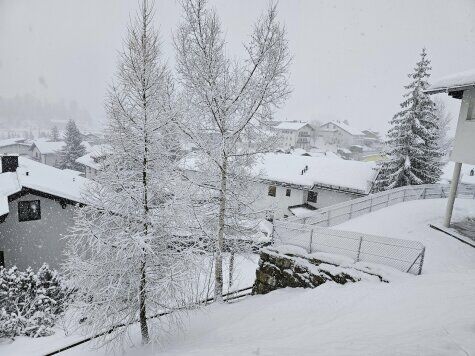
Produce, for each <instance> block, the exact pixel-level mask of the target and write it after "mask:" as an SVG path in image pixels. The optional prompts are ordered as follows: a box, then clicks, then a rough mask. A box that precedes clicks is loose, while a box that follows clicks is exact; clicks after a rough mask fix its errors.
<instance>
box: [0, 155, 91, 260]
mask: <svg viewBox="0 0 475 356" xmlns="http://www.w3.org/2000/svg"><path fill="white" fill-rule="evenodd" d="M1 163H2V171H1V173H0V262H1V263H2V264H4V266H6V267H11V266H14V265H16V266H17V267H18V268H20V269H25V268H26V267H28V266H31V267H33V268H38V267H39V266H41V265H42V264H43V263H44V262H47V263H49V264H50V265H51V266H52V267H54V268H57V267H59V264H60V262H62V260H63V249H64V247H65V240H64V239H62V237H63V236H64V235H65V234H67V232H68V229H69V228H70V227H71V226H72V225H73V211H74V207H75V205H77V204H80V203H84V201H83V198H82V191H83V189H84V187H85V185H86V183H87V182H88V180H87V179H85V178H83V177H78V176H76V175H74V174H71V173H70V172H67V171H62V170H60V169H57V168H54V167H50V166H47V165H44V164H41V163H38V162H35V161H33V160H31V159H28V158H24V157H17V156H3V157H1Z"/></svg>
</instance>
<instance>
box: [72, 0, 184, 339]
mask: <svg viewBox="0 0 475 356" xmlns="http://www.w3.org/2000/svg"><path fill="white" fill-rule="evenodd" d="M152 19H153V9H152V6H149V4H148V3H147V1H146V0H143V4H142V5H141V7H140V11H139V12H138V14H137V18H136V19H135V21H134V22H133V23H132V24H131V26H130V28H129V30H128V35H127V38H126V40H125V44H124V49H123V51H122V53H121V54H120V60H119V68H118V71H117V75H116V80H115V81H114V84H113V85H112V87H111V89H110V92H109V95H108V102H107V110H108V119H109V121H108V129H107V140H108V143H109V144H110V146H111V150H110V151H108V153H107V155H106V156H105V158H104V160H103V161H102V162H101V164H102V169H101V170H100V171H99V173H98V175H97V177H96V178H95V182H94V183H93V184H91V186H90V187H89V190H88V191H87V192H86V193H87V194H86V197H85V198H86V199H87V202H88V204H87V205H86V206H84V207H82V208H80V209H79V211H78V213H77V216H76V224H75V227H74V230H73V232H72V235H71V236H70V239H69V243H70V246H69V253H68V261H67V264H66V268H67V271H68V274H69V277H70V279H71V281H72V283H73V284H74V286H75V287H76V288H77V290H78V292H77V295H78V302H77V303H78V306H79V307H80V308H79V312H80V313H81V315H82V316H83V317H84V319H85V322H84V323H83V324H84V326H85V328H86V330H87V332H89V333H94V332H99V331H104V330H107V329H109V328H113V327H115V326H116V325H120V324H126V325H127V324H129V323H133V322H136V321H139V322H140V331H141V336H142V342H143V343H144V344H145V343H148V342H150V341H151V340H152V341H153V340H154V339H156V337H157V334H158V333H153V332H152V330H151V325H152V321H153V320H150V319H149V317H150V316H151V315H153V314H155V313H158V312H163V311H167V310H170V309H173V308H175V307H176V306H177V305H183V302H182V298H183V297H184V296H185V295H186V293H185V291H184V290H183V288H184V286H185V285H186V283H187V281H188V277H189V273H190V263H192V261H193V258H192V256H191V253H190V252H189V249H185V248H184V247H183V243H182V242H183V241H182V240H181V238H180V237H179V231H180V229H181V226H182V220H180V219H181V215H182V214H183V212H184V211H186V209H185V206H183V200H182V199H181V198H180V194H182V191H183V189H181V188H180V184H181V179H180V177H179V175H178V174H177V172H178V170H177V167H176V164H177V157H176V154H177V152H178V147H177V144H178V141H177V140H176V128H175V126H174V125H173V121H175V120H174V118H173V117H174V115H175V112H174V106H175V105H174V100H175V99H174V96H175V95H174V89H173V84H172V80H171V76H170V72H169V70H168V69H167V67H166V66H165V65H164V64H163V61H162V60H161V53H160V49H159V40H158V35H157V33H156V32H155V30H154V29H153V27H152ZM184 219H185V218H184ZM174 315H175V314H174ZM154 320H155V319H154ZM128 330H129V328H124V327H118V328H114V329H113V331H112V332H110V333H107V334H104V335H103V337H102V341H104V342H105V343H107V342H109V341H118V342H117V343H114V344H115V345H120V344H122V343H121V342H120V341H124V340H125V338H124V336H126V335H127V332H128Z"/></svg>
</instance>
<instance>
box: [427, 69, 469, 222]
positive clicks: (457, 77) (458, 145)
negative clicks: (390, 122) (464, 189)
mask: <svg viewBox="0 0 475 356" xmlns="http://www.w3.org/2000/svg"><path fill="white" fill-rule="evenodd" d="M426 92H427V93H429V94H436V93H448V94H449V95H450V96H451V97H453V98H456V99H461V100H462V103H461V106H460V113H459V118H458V121H457V130H456V132H455V141H454V149H453V151H452V153H451V155H450V160H451V161H453V162H455V164H454V170H453V176H452V180H451V188H450V195H449V199H448V203H447V211H446V214H445V221H444V225H445V226H446V227H449V226H450V222H451V219H452V211H453V206H454V201H455V196H456V193H457V186H458V183H459V179H460V172H461V170H462V164H463V163H467V164H472V165H473V164H475V70H471V71H467V72H463V73H458V74H454V75H451V76H448V77H445V78H442V79H440V80H438V81H436V82H435V83H434V84H433V85H432V86H431V87H430V88H429V89H428V90H427V91H426Z"/></svg>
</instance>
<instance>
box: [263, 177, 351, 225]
mask: <svg viewBox="0 0 475 356" xmlns="http://www.w3.org/2000/svg"><path fill="white" fill-rule="evenodd" d="M257 184H258V187H259V190H260V196H261V197H262V199H259V200H258V201H257V202H256V209H258V210H270V211H272V212H273V215H274V218H275V219H281V218H283V217H284V216H285V215H287V216H290V215H291V214H292V213H291V212H290V211H289V206H295V205H301V204H304V203H306V202H307V196H308V190H304V189H296V188H290V189H291V193H290V197H287V196H286V195H285V193H286V190H287V187H283V186H279V185H277V186H276V196H275V197H272V196H270V195H269V194H268V191H269V186H270V185H272V184H267V183H257ZM314 191H316V192H317V193H318V197H317V202H316V203H309V205H312V206H314V207H315V208H317V209H320V208H324V207H327V206H330V205H333V204H338V203H342V202H345V201H348V200H352V199H356V198H359V197H360V195H355V194H350V193H345V192H341V191H337V190H328V189H319V188H316V189H314Z"/></svg>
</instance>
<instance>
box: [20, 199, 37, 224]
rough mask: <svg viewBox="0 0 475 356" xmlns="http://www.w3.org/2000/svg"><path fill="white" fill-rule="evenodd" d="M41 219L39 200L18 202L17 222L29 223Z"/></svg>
mask: <svg viewBox="0 0 475 356" xmlns="http://www.w3.org/2000/svg"><path fill="white" fill-rule="evenodd" d="M40 219H41V207H40V201H39V200H30V201H20V202H18V221H31V220H40Z"/></svg>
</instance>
